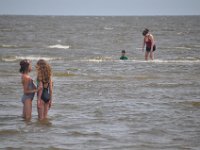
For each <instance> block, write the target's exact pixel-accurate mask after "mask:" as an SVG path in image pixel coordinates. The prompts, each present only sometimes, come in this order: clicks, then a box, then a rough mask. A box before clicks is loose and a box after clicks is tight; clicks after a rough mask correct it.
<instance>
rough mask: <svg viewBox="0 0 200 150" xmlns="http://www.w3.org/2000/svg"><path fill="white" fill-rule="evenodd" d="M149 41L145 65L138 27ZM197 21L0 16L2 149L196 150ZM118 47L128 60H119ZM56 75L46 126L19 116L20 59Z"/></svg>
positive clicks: (199, 113) (199, 140) (199, 129)
mask: <svg viewBox="0 0 200 150" xmlns="http://www.w3.org/2000/svg"><path fill="white" fill-rule="evenodd" d="M146 27H147V28H149V29H150V30H151V32H152V34H153V35H154V37H155V39H156V44H157V50H156V51H155V60H154V61H148V62H146V61H144V53H143V52H142V50H141V47H142V41H143V37H142V34H141V33H142V30H143V29H144V28H146ZM199 27H200V16H174V17H167V16H157V17H87V16H85V17H84V16H82V17H70V16H69V17H64V16H63V17H59V16H56V17H55V16H0V85H1V86H0V149H6V150H7V149H8V150H11V149H20V150H21V149H24V150H27V149H37V150H39V149H42V150H43V149H50V150H58V149H63V150H65V149H67V150H100V149H101V150H161V149H162V150H199V149H200V28H199ZM123 49H125V50H126V52H127V56H128V58H129V59H128V60H127V61H121V60H119V57H120V55H121V50H123ZM40 58H42V59H46V60H48V61H49V63H50V64H51V66H52V69H53V80H54V95H53V106H52V108H51V109H50V111H49V119H48V120H46V121H44V122H39V121H38V120H37V109H36V98H35V99H34V100H33V116H32V120H31V121H30V122H25V121H24V120H23V119H22V117H21V115H22V103H21V96H22V94H23V93H22V92H23V91H22V85H21V76H20V74H19V72H18V70H19V61H20V60H22V59H30V60H31V61H32V65H33V71H32V72H31V74H30V75H31V77H32V78H33V79H34V80H35V79H36V73H35V68H34V66H35V64H36V62H37V60H38V59H40Z"/></svg>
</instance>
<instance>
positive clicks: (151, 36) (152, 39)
mask: <svg viewBox="0 0 200 150" xmlns="http://www.w3.org/2000/svg"><path fill="white" fill-rule="evenodd" d="M149 38H150V40H151V52H153V46H154V45H155V41H154V38H153V35H150V36H149Z"/></svg>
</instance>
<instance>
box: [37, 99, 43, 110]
mask: <svg viewBox="0 0 200 150" xmlns="http://www.w3.org/2000/svg"><path fill="white" fill-rule="evenodd" d="M41 103H42V102H41V100H37V107H38V108H41V106H42V105H41Z"/></svg>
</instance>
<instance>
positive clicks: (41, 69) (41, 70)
mask: <svg viewBox="0 0 200 150" xmlns="http://www.w3.org/2000/svg"><path fill="white" fill-rule="evenodd" d="M36 70H37V80H38V81H41V82H43V83H48V82H50V79H51V75H52V72H51V66H50V65H49V64H48V63H47V62H46V61H45V60H43V59H40V60H38V62H37V64H36Z"/></svg>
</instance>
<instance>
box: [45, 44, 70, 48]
mask: <svg viewBox="0 0 200 150" xmlns="http://www.w3.org/2000/svg"><path fill="white" fill-rule="evenodd" d="M48 48H58V49H69V48H70V46H69V45H60V44H56V45H50V46H48Z"/></svg>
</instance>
